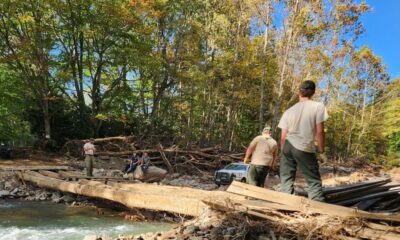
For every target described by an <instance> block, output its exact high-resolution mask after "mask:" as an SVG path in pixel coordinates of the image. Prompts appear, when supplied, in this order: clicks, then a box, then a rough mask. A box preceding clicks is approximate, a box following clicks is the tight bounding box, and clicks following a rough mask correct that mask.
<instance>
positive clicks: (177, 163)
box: [61, 136, 243, 173]
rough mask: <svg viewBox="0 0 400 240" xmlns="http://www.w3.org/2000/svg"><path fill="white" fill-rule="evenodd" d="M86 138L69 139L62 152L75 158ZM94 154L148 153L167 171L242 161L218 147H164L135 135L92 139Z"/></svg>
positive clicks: (206, 168) (124, 156)
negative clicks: (184, 148)
mask: <svg viewBox="0 0 400 240" xmlns="http://www.w3.org/2000/svg"><path fill="white" fill-rule="evenodd" d="M85 141H86V140H71V141H68V142H66V143H65V145H64V146H63V148H62V149H61V153H62V154H64V155H66V156H71V157H75V158H80V157H82V147H83V145H84V143H85ZM95 146H96V149H97V156H98V157H99V158H100V159H102V160H109V159H111V158H119V159H127V158H129V157H130V156H132V154H133V153H144V152H147V153H148V154H149V155H150V157H151V160H152V161H151V162H152V164H154V165H160V166H163V167H165V168H167V169H168V171H169V172H176V171H185V172H186V170H192V171H193V170H195V171H197V172H200V173H202V171H213V170H216V169H218V168H221V167H222V166H225V165H226V164H228V163H232V162H237V161H241V160H242V158H243V153H227V152H223V151H222V150H221V149H220V148H219V147H211V148H202V149H191V150H182V149H179V148H178V147H176V146H169V147H163V145H162V144H161V143H157V144H153V145H151V144H149V143H148V142H146V141H144V140H143V141H141V140H140V139H135V138H134V137H132V136H130V137H110V138H99V139H95Z"/></svg>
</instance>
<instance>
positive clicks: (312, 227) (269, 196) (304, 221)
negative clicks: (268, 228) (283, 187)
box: [208, 180, 400, 240]
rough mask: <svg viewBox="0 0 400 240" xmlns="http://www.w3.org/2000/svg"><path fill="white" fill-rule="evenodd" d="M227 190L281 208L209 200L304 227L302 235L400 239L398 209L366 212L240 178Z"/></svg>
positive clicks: (292, 226) (291, 226)
mask: <svg viewBox="0 0 400 240" xmlns="http://www.w3.org/2000/svg"><path fill="white" fill-rule="evenodd" d="M380 181H381V180H378V181H371V182H373V183H369V184H377V182H380ZM386 181H387V180H386ZM359 185H361V184H359ZM337 189H339V187H338V188H337ZM332 190H333V189H332ZM227 192H229V193H233V194H237V195H241V196H245V197H247V198H252V199H258V200H260V205H261V206H262V205H263V204H264V203H266V202H271V203H274V204H276V207H277V208H276V209H275V210H272V209H269V210H266V209H265V208H264V209H262V208H260V209H255V208H252V207H247V206H246V205H245V204H239V203H236V204H231V205H226V204H224V203H221V202H209V203H208V204H209V205H210V206H212V207H214V208H216V209H225V210H226V211H232V210H237V211H241V212H245V213H248V214H250V215H253V216H257V217H259V218H263V219H266V220H268V221H269V222H271V223H273V224H276V225H277V226H279V227H281V228H282V227H284V228H287V229H290V230H292V231H293V232H295V233H298V234H299V233H300V232H302V231H303V232H302V233H301V234H299V235H301V236H303V237H304V236H306V238H307V239H354V238H358V239H361V238H362V239H387V240H395V239H400V227H399V226H400V214H398V213H397V214H396V213H372V212H366V211H363V210H359V209H355V208H348V207H344V206H338V205H333V204H330V203H322V202H316V201H312V200H309V199H306V198H304V197H300V196H295V195H288V194H285V193H281V192H276V191H272V190H268V189H264V188H259V187H255V186H251V185H248V184H244V183H240V182H233V183H232V184H231V185H230V186H229V188H228V189H227Z"/></svg>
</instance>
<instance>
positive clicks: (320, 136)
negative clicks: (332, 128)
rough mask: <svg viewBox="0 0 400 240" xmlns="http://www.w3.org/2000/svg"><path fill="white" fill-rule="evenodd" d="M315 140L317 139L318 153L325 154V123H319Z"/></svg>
mask: <svg viewBox="0 0 400 240" xmlns="http://www.w3.org/2000/svg"><path fill="white" fill-rule="evenodd" d="M315 132H316V133H315V138H316V139H317V145H318V152H319V153H324V151H325V131H324V122H320V123H317V126H316V131H315Z"/></svg>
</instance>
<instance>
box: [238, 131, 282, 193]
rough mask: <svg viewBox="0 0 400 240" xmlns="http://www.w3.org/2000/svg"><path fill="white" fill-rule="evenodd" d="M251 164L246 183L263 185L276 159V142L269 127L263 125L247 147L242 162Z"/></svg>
mask: <svg viewBox="0 0 400 240" xmlns="http://www.w3.org/2000/svg"><path fill="white" fill-rule="evenodd" d="M250 156H251V164H250V168H249V173H248V178H247V179H248V183H249V184H251V185H255V186H259V187H264V182H265V178H266V176H267V174H268V171H270V169H271V168H272V167H273V164H274V163H275V162H276V159H277V143H276V141H275V140H274V139H273V138H272V137H271V128H270V127H265V128H264V129H263V131H262V134H261V135H259V136H257V137H255V138H254V139H253V141H251V143H250V145H249V147H248V148H247V151H246V155H245V157H244V163H249V162H250Z"/></svg>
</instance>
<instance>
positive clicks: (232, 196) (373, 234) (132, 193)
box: [20, 168, 400, 240]
mask: <svg viewBox="0 0 400 240" xmlns="http://www.w3.org/2000/svg"><path fill="white" fill-rule="evenodd" d="M20 178H21V179H22V180H23V181H24V182H32V183H34V184H36V185H38V186H39V187H43V188H50V189H54V190H59V191H62V192H69V193H74V194H79V195H84V196H88V197H94V198H102V199H107V200H111V201H114V202H118V203H121V204H123V205H125V206H127V207H129V208H143V209H149V210H155V211H166V212H170V213H177V214H182V215H188V216H195V217H196V216H200V215H201V214H202V213H203V212H204V211H205V210H207V209H215V210H218V211H224V212H242V213H245V214H248V215H252V216H255V217H258V218H262V219H266V220H267V221H269V222H273V223H277V222H280V223H282V222H290V221H292V220H291V217H290V215H291V214H294V213H301V214H306V215H307V216H311V217H312V216H318V215H324V216H329V217H339V218H343V219H347V218H357V219H363V220H364V221H365V224H364V225H363V227H362V228H358V229H357V231H355V230H354V229H353V228H351V227H349V228H348V229H349V230H348V234H349V235H350V236H359V237H362V238H366V239H389V240H391V239H400V229H399V227H394V226H398V224H399V223H400V214H393V213H392V214H384V213H371V212H366V211H362V210H358V209H354V208H348V207H344V206H338V205H334V204H329V203H321V202H316V201H312V200H309V199H307V198H305V197H301V196H294V195H289V194H285V193H281V192H276V191H272V190H268V189H264V188H259V187H254V186H250V185H247V184H244V183H240V182H233V183H232V184H231V186H229V188H228V189H227V191H206V190H201V189H194V188H189V187H176V186H166V185H157V184H146V183H132V182H129V181H125V180H123V179H118V178H113V177H103V178H101V177H94V178H90V177H85V176H83V175H82V174H80V173H78V172H77V171H69V170H66V169H51V168H49V169H46V170H43V169H40V170H38V169H26V170H25V171H21V172H20ZM385 181H386V180H382V179H380V180H376V181H372V182H370V183H367V184H363V185H360V184H359V185H360V186H357V185H349V186H344V187H336V192H335V194H337V195H340V194H338V193H339V192H340V191H341V192H345V193H346V192H352V190H354V189H355V188H356V187H361V188H366V187H367V186H371V187H373V188H376V187H377V185H378V183H381V182H385ZM391 184H392V185H393V183H391ZM381 185H382V184H381ZM331 191H333V190H331Z"/></svg>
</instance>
